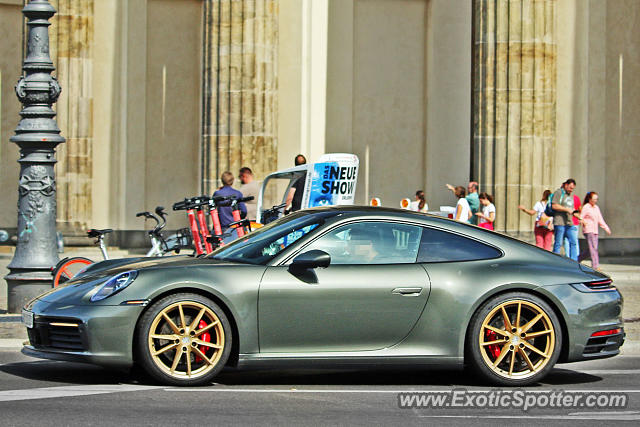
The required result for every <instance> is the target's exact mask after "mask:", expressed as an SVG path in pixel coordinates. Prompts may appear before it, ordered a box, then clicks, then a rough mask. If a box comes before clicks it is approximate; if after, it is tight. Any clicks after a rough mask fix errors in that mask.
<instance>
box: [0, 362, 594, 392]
mask: <svg viewBox="0 0 640 427" xmlns="http://www.w3.org/2000/svg"><path fill="white" fill-rule="evenodd" d="M0 372H4V373H6V374H9V375H12V376H16V377H21V378H24V379H28V380H33V381H42V382H46V383H64V384H75V385H88V384H143V385H158V384H157V383H155V382H154V381H153V380H152V379H151V378H150V377H149V376H147V375H146V374H145V373H144V372H142V370H141V369H139V368H134V369H132V370H130V371H123V370H113V369H106V368H101V367H98V366H93V365H85V364H79V363H71V362H56V361H38V362H16V363H10V364H6V365H2V366H0ZM601 380H602V378H601V377H599V376H595V375H590V374H585V373H581V372H576V371H572V370H568V369H557V368H556V369H553V370H552V371H551V373H550V374H549V375H547V377H545V378H544V381H543V382H542V383H538V384H537V385H536V386H540V387H544V386H548V385H554V386H556V385H569V384H587V383H593V382H597V381H601ZM214 381H215V383H217V384H221V385H225V386H239V385H241V386H269V385H315V386H443V387H447V388H448V387H486V386H487V385H488V384H486V383H484V382H482V381H480V380H478V379H476V378H475V376H473V375H471V374H470V373H468V372H467V371H461V370H424V369H410V368H402V369H401V368H395V369H388V368H384V369H382V368H380V369H367V370H365V369H357V370H356V369H339V370H336V369H278V370H272V369H270V370H266V369H261V370H243V371H239V370H235V369H225V370H224V371H223V372H222V373H220V374H219V375H218V376H217V377H216V378H215V379H214ZM534 387H535V386H534Z"/></svg>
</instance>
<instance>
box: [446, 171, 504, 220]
mask: <svg viewBox="0 0 640 427" xmlns="http://www.w3.org/2000/svg"><path fill="white" fill-rule="evenodd" d="M446 186H447V188H448V189H449V190H451V191H452V192H453V194H454V195H455V196H456V197H457V198H458V203H456V210H455V215H454V219H455V220H456V221H461V222H466V223H469V224H473V225H478V226H480V227H482V228H486V229H488V230H493V223H494V222H495V220H496V207H495V205H494V204H493V196H492V195H491V194H488V193H486V192H484V191H483V192H481V193H478V183H477V182H475V181H471V182H469V185H468V186H467V188H466V189H465V188H464V187H463V186H461V185H459V186H457V187H454V186H453V185H451V184H447V185H446Z"/></svg>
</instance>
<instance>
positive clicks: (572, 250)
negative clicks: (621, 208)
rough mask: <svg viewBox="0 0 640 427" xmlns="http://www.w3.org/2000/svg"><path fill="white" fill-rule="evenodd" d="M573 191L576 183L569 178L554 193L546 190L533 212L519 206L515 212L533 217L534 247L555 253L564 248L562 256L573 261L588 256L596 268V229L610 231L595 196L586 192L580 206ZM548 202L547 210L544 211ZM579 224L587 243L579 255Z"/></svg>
mask: <svg viewBox="0 0 640 427" xmlns="http://www.w3.org/2000/svg"><path fill="white" fill-rule="evenodd" d="M575 188H576V181H575V180H574V179H573V178H569V179H568V180H566V181H565V182H564V183H562V185H561V186H560V188H558V189H557V190H556V191H555V192H554V193H553V194H552V193H551V191H550V190H545V191H544V192H543V193H542V198H541V199H540V200H539V201H538V202H536V204H535V205H534V206H533V209H527V208H526V207H525V206H523V205H519V206H518V209H520V210H521V211H523V212H525V213H527V214H529V215H531V216H535V217H536V222H535V227H534V235H535V237H536V246H538V247H540V248H544V249H546V250H548V251H550V250H553V252H555V253H557V254H559V253H560V251H561V249H563V250H564V254H565V256H567V257H569V258H571V259H573V260H574V261H581V260H583V259H586V258H587V257H590V258H591V265H592V267H593V268H595V269H599V268H600V261H599V257H598V228H599V227H602V228H603V229H604V230H605V231H606V232H607V234H611V229H610V228H609V226H608V225H607V223H606V222H605V221H604V218H603V217H602V212H600V208H599V207H598V193H596V192H595V191H590V192H588V193H587V194H586V195H585V197H584V200H583V201H582V203H581V201H580V198H579V197H578V196H577V195H575V194H573V192H574V190H575ZM548 203H551V208H550V209H547V204H548ZM549 214H550V215H549ZM580 225H582V234H584V237H585V239H586V241H587V249H586V250H585V251H583V252H582V253H579V246H578V228H579V226H580ZM552 238H553V249H552V243H551V240H552Z"/></svg>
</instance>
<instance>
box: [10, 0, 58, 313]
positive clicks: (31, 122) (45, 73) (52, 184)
mask: <svg viewBox="0 0 640 427" xmlns="http://www.w3.org/2000/svg"><path fill="white" fill-rule="evenodd" d="M22 13H23V14H24V16H25V17H26V18H27V28H28V30H27V31H28V35H27V57H26V58H25V60H24V62H23V64H22V69H23V76H22V77H21V78H20V80H19V81H18V84H17V85H16V94H17V96H18V99H19V100H20V102H21V103H22V105H23V107H22V111H21V112H20V116H21V117H22V119H21V120H20V123H18V127H17V128H16V130H15V132H16V134H15V136H13V137H11V142H15V143H16V144H18V146H19V147H20V159H19V160H18V162H19V163H20V181H19V184H18V242H17V246H16V252H15V255H14V257H13V260H11V263H10V264H9V266H8V268H9V271H10V273H9V275H7V276H6V277H5V279H6V281H7V287H8V306H9V307H8V309H9V312H10V313H17V312H18V311H20V308H21V307H22V305H23V304H24V303H25V302H27V301H28V300H29V299H31V298H33V297H35V296H37V295H38V294H40V293H42V292H44V291H46V290H47V289H49V288H51V267H52V266H54V265H55V264H56V263H57V262H58V253H57V250H56V180H55V171H54V164H55V163H56V160H55V148H56V146H57V145H58V144H60V143H62V142H64V141H65V139H64V138H63V137H62V136H60V129H58V124H57V123H56V121H55V119H54V117H55V115H56V113H55V112H54V111H53V109H52V108H51V106H52V105H53V103H55V102H56V100H57V99H58V96H59V95H60V85H59V84H58V82H57V81H56V79H55V78H53V77H52V76H51V72H52V71H53V70H54V69H55V68H54V66H53V63H52V62H51V57H50V56H49V28H48V27H49V25H50V23H49V19H51V17H52V16H53V15H54V14H55V13H56V10H55V9H54V8H53V6H51V5H50V4H49V2H48V0H30V1H29V3H28V4H27V5H26V6H25V7H24V9H22Z"/></svg>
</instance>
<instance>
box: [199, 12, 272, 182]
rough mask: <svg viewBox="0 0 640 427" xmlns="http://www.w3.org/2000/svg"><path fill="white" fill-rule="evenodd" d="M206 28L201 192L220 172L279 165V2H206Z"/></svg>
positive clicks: (256, 172) (265, 169)
mask: <svg viewBox="0 0 640 427" xmlns="http://www.w3.org/2000/svg"><path fill="white" fill-rule="evenodd" d="M203 13H204V25H203V31H204V35H203V44H204V47H203V52H204V58H203V61H204V63H203V76H202V80H203V117H202V146H201V150H202V151H201V175H202V190H203V192H205V193H212V192H213V191H215V189H216V188H217V187H218V186H219V185H220V184H219V178H220V175H221V173H222V172H224V171H226V170H229V171H232V172H233V173H234V174H236V173H237V171H238V170H239V169H240V167H242V166H248V167H250V168H251V169H252V170H253V172H254V175H255V176H256V177H257V178H258V179H262V178H263V177H264V175H266V174H267V173H269V172H272V171H273V170H275V169H276V162H277V151H276V150H277V137H276V135H277V120H276V117H277V105H278V102H277V100H278V98H277V89H278V85H277V57H278V25H277V23H278V1H277V0H243V1H231V0H206V1H205V2H204V11H203Z"/></svg>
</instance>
